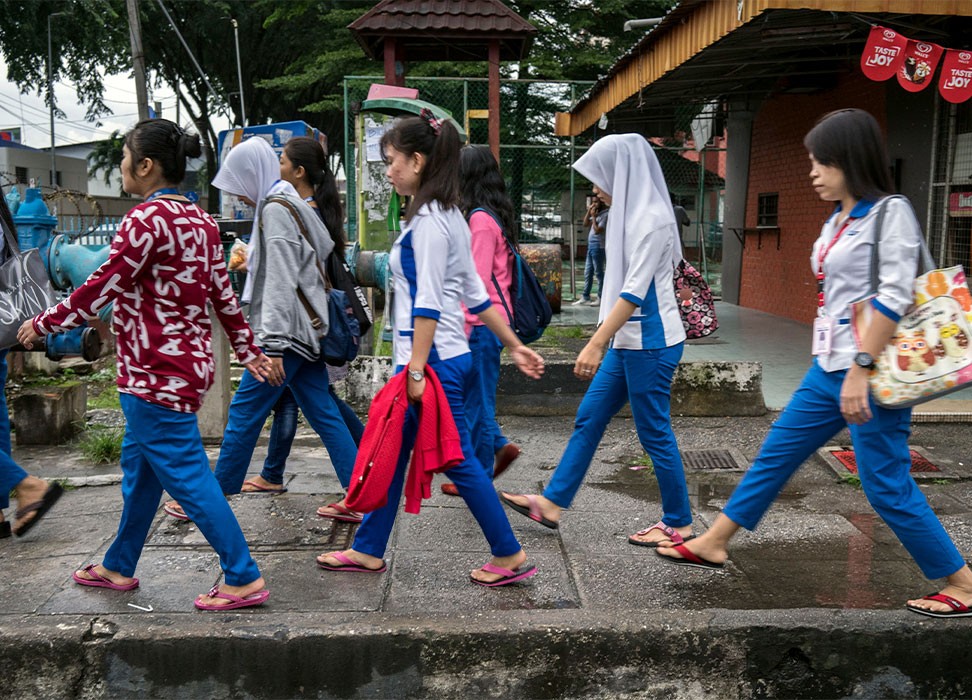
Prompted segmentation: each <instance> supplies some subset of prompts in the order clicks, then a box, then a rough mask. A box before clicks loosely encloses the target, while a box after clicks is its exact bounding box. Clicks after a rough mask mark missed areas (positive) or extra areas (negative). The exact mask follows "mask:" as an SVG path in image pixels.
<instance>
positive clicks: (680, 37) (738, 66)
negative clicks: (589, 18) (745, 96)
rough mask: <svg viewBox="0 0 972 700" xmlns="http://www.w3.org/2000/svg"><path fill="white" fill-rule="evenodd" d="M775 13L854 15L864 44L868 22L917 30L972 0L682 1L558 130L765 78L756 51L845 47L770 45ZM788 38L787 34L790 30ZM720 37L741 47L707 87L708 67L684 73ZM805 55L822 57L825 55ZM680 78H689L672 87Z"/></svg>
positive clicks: (562, 118)
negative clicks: (768, 31)
mask: <svg viewBox="0 0 972 700" xmlns="http://www.w3.org/2000/svg"><path fill="white" fill-rule="evenodd" d="M771 15H772V17H773V18H788V19H787V20H786V21H791V22H792V23H793V25H794V27H793V28H794V29H796V27H798V26H799V25H800V23H803V24H804V25H805V26H814V25H817V26H819V25H821V24H824V23H828V22H829V23H831V24H836V23H837V22H839V21H847V20H849V21H851V22H855V23H856V25H857V28H858V30H859V31H855V32H848V33H847V34H848V36H846V37H845V38H844V40H845V41H848V42H859V43H861V44H863V37H865V36H866V34H867V22H868V21H873V22H875V23H881V22H882V21H885V22H888V23H889V25H890V26H897V28H899V29H900V30H901V31H902V32H905V33H907V32H908V31H909V22H912V23H913V24H912V25H911V26H912V27H913V28H914V29H915V30H919V27H920V26H921V25H922V24H923V23H925V24H927V22H924V21H923V18H930V19H935V18H938V19H941V20H943V21H945V20H946V19H948V18H957V17H972V0H682V2H680V3H679V4H678V5H676V6H675V7H674V8H673V9H672V10H671V11H670V12H669V13H668V14H667V15H666V16H665V18H664V19H663V20H662V22H661V23H660V24H659V25H658V26H657V27H655V28H654V29H653V30H651V31H649V32H648V33H646V34H645V35H644V36H643V37H642V39H641V40H640V41H639V42H638V43H637V44H636V45H635V46H634V47H633V48H632V49H631V50H629V51H628V52H627V53H626V54H625V55H623V56H622V57H621V58H619V59H618V61H617V62H616V63H615V64H614V65H613V66H612V67H611V69H610V70H609V72H608V74H607V76H605V77H604V78H601V79H600V80H599V81H598V82H597V83H595V85H594V87H593V88H591V92H590V94H589V95H588V96H586V97H584V98H583V99H581V100H580V101H579V102H578V103H577V105H576V106H575V107H574V108H573V109H572V110H571V112H570V113H568V114H558V115H557V121H556V133H557V134H558V135H577V134H580V133H582V132H583V131H585V130H586V129H588V128H590V127H591V126H592V125H593V124H594V123H595V122H597V120H598V119H599V118H600V116H601V115H602V114H605V113H608V112H611V110H613V109H615V108H616V107H618V106H619V105H621V104H622V103H624V102H625V101H626V100H629V99H631V98H632V96H635V95H637V96H638V99H639V100H643V99H644V98H645V96H646V95H649V94H651V93H652V92H653V91H655V92H664V93H665V97H664V98H663V99H665V100H671V99H683V100H684V99H685V97H686V93H689V92H690V91H692V90H693V89H694V90H695V93H696V94H697V97H698V100H699V101H705V100H706V99H712V98H713V97H716V96H720V95H724V94H727V93H729V92H731V86H732V84H733V82H734V81H735V82H737V83H739V84H741V83H742V82H745V80H752V79H754V78H758V77H760V75H759V73H760V72H759V70H757V69H755V68H754V67H753V66H754V65H757V64H758V61H756V60H755V59H757V58H764V59H766V60H772V57H773V56H776V57H778V58H780V59H781V60H780V66H781V67H785V65H786V60H785V58H786V57H788V55H789V56H794V55H796V54H797V53H798V52H804V53H806V52H813V51H816V50H821V51H824V52H825V51H826V50H827V49H831V52H832V55H833V54H835V53H836V52H835V51H834V47H838V46H839V44H840V40H839V38H835V37H833V36H832V37H828V38H826V39H825V38H824V37H822V36H821V37H819V38H817V39H814V38H813V37H810V36H799V35H798V34H797V33H794V34H793V35H792V36H791V38H790V40H789V43H788V45H787V44H784V43H782V41H781V42H780V43H777V45H776V46H775V47H774V49H773V50H772V51H770V50H767V48H766V47H765V46H764V45H762V44H761V43H760V32H761V31H763V29H762V26H760V25H759V24H758V23H757V22H756V21H754V20H760V21H762V20H764V19H766V20H767V21H769V19H770V16H771ZM794 18H795V19H794ZM895 21H897V22H899V23H900V22H904V25H903V26H901V25H900V24H899V25H895V24H894V23H893V22H895ZM851 34H853V35H854V36H853V37H851V36H850V35H851ZM782 39H784V40H785V36H782ZM716 44H718V49H719V51H723V50H725V51H727V52H728V51H734V52H735V53H734V54H733V55H732V57H731V58H730V57H729V56H728V55H727V54H722V56H721V57H720V59H719V61H718V62H719V65H720V67H719V68H713V69H711V70H709V71H708V72H707V73H705V74H704V77H705V78H707V79H709V80H710V83H711V84H710V85H708V87H706V86H704V84H703V83H704V81H703V80H699V81H698V82H696V78H697V77H702V75H703V74H702V73H699V72H692V73H691V79H690V76H689V74H686V75H685V76H681V75H680V74H681V72H683V71H682V67H683V66H686V65H689V64H690V65H692V66H693V67H694V68H696V69H698V70H705V66H706V64H707V63H715V61H711V59H710V58H709V55H710V54H711V53H713V52H712V48H713V47H715V45H716ZM757 53H758V54H760V55H759V56H757V55H756V54H757ZM805 58H810V59H812V60H823V59H824V58H825V56H815V55H814V56H809V57H806V56H805ZM801 60H802V59H801ZM676 69H678V70H676ZM673 76H678V77H674V78H673ZM777 77H778V76H777ZM679 81H681V82H683V83H685V85H683V86H682V87H681V88H679V89H676V88H673V84H674V83H678V82H679ZM719 83H722V85H719ZM656 88H657V90H656Z"/></svg>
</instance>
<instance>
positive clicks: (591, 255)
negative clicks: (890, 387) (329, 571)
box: [582, 240, 605, 301]
mask: <svg viewBox="0 0 972 700" xmlns="http://www.w3.org/2000/svg"><path fill="white" fill-rule="evenodd" d="M604 262H605V255H604V248H603V247H602V246H601V244H600V243H596V242H595V243H591V242H590V240H588V242H587V259H586V260H585V262H584V293H583V295H582V296H583V297H584V299H586V300H588V301H590V298H591V289H593V287H594V277H595V276H597V293H598V294H603V291H602V290H603V289H604Z"/></svg>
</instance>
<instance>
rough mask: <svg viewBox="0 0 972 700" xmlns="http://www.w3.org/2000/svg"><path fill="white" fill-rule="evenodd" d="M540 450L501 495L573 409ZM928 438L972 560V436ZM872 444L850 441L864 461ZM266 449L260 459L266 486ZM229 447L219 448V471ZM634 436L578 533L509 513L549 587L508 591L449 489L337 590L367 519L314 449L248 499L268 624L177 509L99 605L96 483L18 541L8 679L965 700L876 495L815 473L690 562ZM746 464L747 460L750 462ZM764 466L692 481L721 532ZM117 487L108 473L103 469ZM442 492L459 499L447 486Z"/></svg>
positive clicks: (21, 693) (519, 486)
mask: <svg viewBox="0 0 972 700" xmlns="http://www.w3.org/2000/svg"><path fill="white" fill-rule="evenodd" d="M771 419H772V415H769V416H765V417H759V418H695V419H688V418H681V419H676V421H675V428H676V433H677V435H678V437H679V440H680V444H681V447H682V450H683V452H685V453H686V454H688V453H691V452H695V451H699V450H727V451H731V452H732V453H734V454H736V455H739V458H740V459H741V460H742V461H744V462H746V463H748V462H747V460H749V459H751V458H752V457H753V455H754V453H755V451H756V449H757V448H758V446H759V444H760V442H761V440H762V438H763V436H764V435H765V432H766V430H767V428H768V426H769V423H770V421H771ZM502 423H503V427H504V430H505V431H506V432H507V434H508V435H509V436H510V437H511V438H512V439H514V440H515V441H517V442H518V443H519V444H520V445H521V446H522V448H523V456H522V457H521V458H520V459H519V460H518V461H517V462H516V463H515V465H514V466H513V467H512V468H511V469H510V471H509V472H508V473H507V474H506V475H504V476H503V478H502V480H501V482H500V483H499V484H498V486H499V487H500V488H503V489H507V490H511V491H518V492H524V491H525V492H537V491H538V490H539V489H541V488H542V485H543V484H544V483H546V481H547V480H548V478H549V475H550V472H551V470H552V469H553V467H554V466H555V464H556V462H557V459H558V458H559V456H560V453H561V451H562V449H563V446H564V444H565V443H566V441H567V438H568V436H569V434H570V430H571V422H570V421H569V420H566V419H563V418H505V419H503V421H502ZM962 431H963V432H962V433H957V432H956V430H955V426H950V425H936V424H919V425H916V426H915V433H914V437H913V443H914V444H915V445H920V446H922V447H923V448H924V450H925V453H926V454H928V455H931V456H932V458H933V461H934V462H935V463H936V464H938V465H939V466H941V467H942V468H943V469H944V473H943V474H942V476H949V477H956V478H953V479H944V478H937V479H931V480H922V481H921V483H922V485H923V489H924V490H925V492H926V493H927V494H928V497H929V499H930V500H931V502H932V504H933V506H934V507H935V509H936V511H937V512H938V513H939V514H940V515H941V516H942V519H943V521H944V523H945V525H946V527H947V528H948V530H949V532H950V533H951V534H952V536H953V537H954V538H955V539H956V541H957V543H958V544H959V547H960V549H961V550H962V551H963V552H965V553H967V554H968V553H972V525H970V523H972V517H970V516H972V505H970V504H972V485H970V482H969V481H968V480H967V478H968V477H969V476H970V474H969V465H968V447H969V440H968V437H967V436H966V435H967V434H966V433H965V432H964V431H965V429H964V428H963V429H962ZM848 443H849V441H848V439H847V436H846V434H844V435H843V436H838V438H837V439H836V440H835V441H834V444H835V445H842V444H848ZM264 452H265V448H262V447H261V448H258V452H257V453H256V454H255V455H254V459H253V462H252V464H251V471H252V472H253V473H255V472H257V471H258V470H259V467H260V465H261V463H262V458H263V455H264ZM215 455H216V451H215V450H213V451H211V456H213V457H214V458H215ZM642 455H643V453H642V451H641V449H640V447H639V446H638V444H637V440H636V436H635V432H634V426H633V424H632V422H631V420H630V419H616V420H615V421H614V422H613V423H612V424H611V426H610V428H609V430H608V433H607V435H606V437H605V440H604V443H603V445H602V447H601V449H600V450H599V451H598V453H597V455H596V458H595V460H594V464H593V466H592V469H591V471H590V474H589V476H588V479H587V481H586V482H585V485H584V487H583V488H582V489H581V491H580V493H579V495H578V498H577V501H576V503H575V504H574V507H573V508H572V509H571V510H570V511H568V512H567V513H565V516H564V519H563V521H562V526H561V528H560V529H559V530H548V529H546V528H543V527H540V526H539V525H536V524H535V523H532V522H531V521H529V520H527V519H526V518H524V517H523V516H520V515H518V514H516V513H513V512H509V517H510V519H511V522H512V524H513V527H514V529H515V531H516V533H517V535H518V536H519V537H520V539H521V542H522V544H523V546H524V548H525V550H526V552H527V553H528V556H529V558H530V560H531V561H532V562H533V563H535V564H536V565H537V566H538V568H539V574H538V575H537V576H536V577H534V578H533V579H530V580H529V581H527V582H524V583H522V584H518V585H515V586H511V587H508V588H501V589H484V588H480V587H478V586H475V585H473V584H471V583H470V582H469V581H468V575H469V571H470V570H471V569H473V568H476V567H478V566H480V565H481V564H483V563H484V562H485V561H486V560H487V559H488V556H489V553H488V550H487V546H486V543H485V540H484V539H483V537H482V535H481V533H480V532H479V530H478V528H477V526H476V524H475V522H474V521H473V519H472V517H471V516H470V514H469V512H468V510H467V509H466V508H465V507H464V505H463V503H462V502H461V501H460V500H458V499H455V498H449V497H445V496H443V495H442V494H440V493H438V491H437V490H436V492H435V494H434V496H433V498H432V499H431V501H429V502H427V504H426V505H425V506H424V507H423V508H422V512H421V514H420V515H418V516H414V515H408V514H404V513H402V514H401V515H400V517H399V520H398V524H397V526H396V529H395V532H394V534H393V537H392V540H391V543H390V547H389V551H388V553H387V557H386V559H387V561H388V564H389V570H388V572H387V573H385V574H383V575H369V574H350V573H331V572H325V571H321V570H320V569H318V568H317V567H316V566H315V562H314V557H315V556H316V555H317V554H318V553H320V552H322V551H328V550H332V549H338V548H343V547H345V546H347V544H348V542H349V541H350V538H351V537H352V535H353V531H352V528H351V527H350V526H348V525H342V524H337V523H334V522H332V521H329V520H324V519H319V518H317V517H316V516H315V515H314V510H315V509H316V507H317V506H319V505H321V504H324V503H329V502H331V501H332V500H334V499H336V498H338V497H339V495H340V487H339V485H338V482H337V480H336V478H335V477H334V474H333V470H332V468H331V467H330V465H329V463H328V462H327V459H326V453H325V452H324V450H323V449H322V448H321V447H320V446H319V443H316V440H314V439H313V438H312V437H310V436H308V435H306V434H304V433H303V432H302V433H301V436H300V437H299V438H298V444H297V446H296V447H295V449H294V451H293V454H292V457H291V460H290V462H289V464H288V470H287V476H288V484H287V485H288V488H289V492H288V493H287V494H283V495H279V496H265V495H240V496H235V497H233V498H232V499H231V500H232V505H233V509H234V511H235V512H236V513H237V515H238V517H239V519H240V522H241V524H242V526H243V529H244V531H245V532H246V534H247V537H248V539H249V541H250V542H251V545H252V548H253V551H254V556H255V558H256V559H257V561H258V563H259V564H260V566H261V568H262V570H263V573H264V576H265V577H266V579H267V582H268V588H269V589H270V590H271V592H272V595H271V598H270V600H269V601H268V603H267V604H266V605H265V606H263V607H262V608H258V609H251V610H244V611H238V612H225V613H201V612H197V611H195V610H194V608H193V606H192V601H193V599H194V597H195V596H196V595H198V594H199V593H203V592H205V591H206V590H208V589H209V587H210V586H212V585H213V584H214V583H216V582H217V581H218V580H219V578H220V577H219V567H218V562H217V560H216V557H215V556H214V555H213V553H212V551H211V550H210V549H209V547H208V546H207V545H206V543H205V542H204V541H203V539H202V537H201V536H200V535H199V533H198V531H196V529H195V528H194V526H193V525H192V524H189V523H180V522H176V521H174V520H172V519H170V518H167V517H165V516H163V515H162V514H161V511H160V514H159V516H158V517H157V519H156V522H155V524H154V526H153V529H152V532H151V535H150V537H149V542H148V545H147V547H146V548H145V552H144V555H143V557H142V560H141V562H140V565H139V569H138V571H137V572H136V575H137V576H138V577H139V578H140V579H141V581H142V584H141V587H140V588H139V589H138V590H136V591H134V592H131V593H116V592H112V591H106V590H100V589H90V588H82V587H80V586H77V585H75V584H74V583H73V582H72V581H71V579H70V575H71V572H72V571H73V570H74V569H75V568H77V567H80V566H82V565H84V564H86V563H89V562H98V561H100V558H101V556H102V555H103V553H104V551H105V549H106V547H107V545H108V543H109V542H110V541H111V539H112V537H113V534H114V530H115V527H116V525H117V522H118V517H119V512H120V508H121V499H120V493H119V488H118V486H117V484H114V485H100V486H96V485H89V486H82V487H79V488H76V489H74V490H72V491H70V492H69V493H68V494H66V496H65V497H64V498H63V499H62V501H61V502H60V503H58V505H57V506H56V507H55V508H54V509H53V510H52V511H51V512H50V513H49V514H48V516H47V517H45V519H44V522H43V523H41V524H39V525H38V526H37V527H36V528H35V529H34V530H33V531H32V532H31V533H30V534H29V535H28V536H27V537H25V538H23V539H21V540H17V539H8V540H2V541H0V564H2V566H3V571H4V574H5V575H4V577H3V578H2V579H0V600H2V601H3V605H2V607H0V669H3V671H2V674H0V675H2V678H3V681H2V693H0V694H2V695H3V696H4V697H9V698H21V697H22V698H34V697H44V698H62V697H64V698H75V697H77V698H128V697H151V698H282V697H314V698H330V697H335V698H336V697H341V698H406V697H407V698H413V697H414V698H419V697H449V698H452V697H455V698H460V697H461V698H467V697H495V698H521V697H522V698H534V697H538V698H539V697H544V698H553V697H601V698H608V697H611V698H616V697H627V698H653V697H666V698H709V697H712V698H751V697H767V698H768V697H777V698H783V697H820V698H823V697H826V698H830V697H881V698H888V697H891V698H912V697H961V696H964V695H965V694H966V693H967V692H968V691H969V680H968V679H969V674H968V663H967V650H968V648H969V645H970V643H972V622H970V621H969V620H931V619H929V618H923V617H920V616H918V615H915V614H913V613H909V612H907V611H906V610H904V608H903V602H904V601H905V600H906V599H907V598H909V597H914V596H916V595H919V594H923V593H926V592H928V591H930V590H933V589H935V588H936V586H937V583H929V582H928V581H926V580H925V579H924V578H923V577H922V575H921V574H920V572H919V571H918V569H917V567H916V566H915V565H914V564H913V563H912V561H911V559H910V558H909V557H908V555H907V554H906V553H905V551H904V550H903V549H902V548H901V546H900V545H899V544H898V543H897V541H896V540H895V539H894V537H893V536H892V535H891V533H890V532H889V530H888V529H887V528H886V527H885V526H884V525H883V524H882V523H881V522H880V520H879V519H878V518H876V516H875V515H874V514H873V512H872V511H871V509H870V508H869V506H868V504H867V502H866V499H865V498H864V495H863V493H862V492H861V491H860V490H859V489H858V488H856V487H855V486H853V485H852V484H850V483H841V482H840V481H839V479H838V477H837V475H836V474H835V472H834V471H832V470H831V469H830V468H829V467H828V466H826V464H825V462H824V460H823V459H821V458H820V457H814V458H812V459H811V460H810V461H809V463H808V464H807V465H805V467H804V468H803V469H802V470H801V472H800V473H799V474H798V475H797V476H796V477H795V478H794V479H793V481H792V482H791V483H790V484H789V485H788V486H787V488H786V490H785V492H784V495H783V497H782V498H781V499H780V501H779V503H778V504H777V505H776V506H775V507H774V508H773V510H772V511H771V512H770V513H769V514H768V516H767V517H766V519H765V521H764V522H763V524H762V525H761V527H760V528H759V529H758V530H757V531H756V532H755V533H744V534H742V535H741V536H740V537H739V538H738V541H737V542H736V546H735V548H734V550H733V551H732V559H731V562H730V564H729V565H728V567H727V570H726V571H725V572H712V571H701V570H697V569H682V568H677V567H675V566H672V565H671V564H668V563H666V562H663V561H661V560H659V559H658V558H657V557H656V556H655V554H654V553H653V551H652V550H650V549H647V548H639V547H632V546H630V545H628V544H627V542H626V540H627V535H628V534H629V533H632V532H634V531H636V530H638V529H640V528H643V527H646V526H648V525H650V524H651V523H653V522H655V521H656V520H658V519H659V516H660V514H661V512H660V504H659V497H658V490H657V486H656V484H655V480H654V478H653V476H652V474H651V472H650V470H648V469H632V468H631V467H632V466H636V467H638V466H640V465H639V464H636V463H638V462H641V461H643V460H642V459H641V457H642ZM15 456H16V458H17V459H18V461H20V462H21V463H22V464H23V465H24V466H25V468H27V469H28V470H29V471H31V472H33V473H37V474H40V475H42V476H46V477H70V478H71V479H72V483H75V484H85V483H99V482H98V481H97V479H101V480H109V481H110V480H112V479H115V480H117V478H118V473H117V468H105V467H91V466H89V465H86V464H85V463H84V462H83V460H81V459H80V458H79V457H78V456H77V455H76V454H74V453H72V452H70V450H67V449H63V448H46V449H30V450H28V449H18V450H16V451H15ZM743 466H745V465H743ZM740 476H741V471H731V470H689V471H688V480H689V485H690V493H691V499H692V506H693V510H694V513H695V515H696V527H697V528H698V529H699V530H703V529H704V528H705V527H706V526H707V525H708V524H710V523H711V522H712V520H713V518H714V517H715V516H716V514H717V513H718V512H719V509H720V508H721V507H722V506H723V504H724V503H725V500H726V498H727V497H728V495H729V493H730V492H731V490H732V488H733V486H734V484H735V483H736V482H737V481H738V479H739V478H740ZM95 477H96V479H95V480H94V481H92V479H93V478H95ZM436 489H437V484H436Z"/></svg>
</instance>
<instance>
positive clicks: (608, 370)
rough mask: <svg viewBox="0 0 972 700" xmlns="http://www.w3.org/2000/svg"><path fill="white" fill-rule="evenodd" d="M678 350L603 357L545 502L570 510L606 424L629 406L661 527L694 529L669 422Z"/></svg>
mask: <svg viewBox="0 0 972 700" xmlns="http://www.w3.org/2000/svg"><path fill="white" fill-rule="evenodd" d="M682 349H683V344H682V343H679V344H678V345H673V346H672V347H670V348H661V349H660V350H616V349H614V348H611V349H609V350H608V351H607V355H605V357H604V361H603V362H602V363H601V366H600V368H599V369H598V370H597V374H595V375H594V379H593V380H592V381H591V386H590V388H589V389H588V390H587V393H586V394H584V399H583V400H582V401H581V405H580V407H579V408H578V409H577V418H576V419H575V420H574V432H573V434H572V435H571V436H570V440H569V441H568V443H567V449H566V450H565V451H564V455H563V457H561V458H560V464H558V465H557V469H556V470H554V473H553V476H552V477H551V478H550V483H549V484H548V485H547V488H546V489H545V490H544V492H543V495H544V497H545V498H548V499H550V500H551V501H553V502H554V503H556V504H557V505H558V506H560V507H561V508H569V507H570V504H571V503H572V502H573V500H574V496H576V495H577V490H578V489H579V488H580V485H581V482H582V481H583V480H584V476H585V475H586V474H587V470H588V469H589V468H590V466H591V460H592V459H593V458H594V451H595V450H596V449H597V446H598V444H599V443H600V442H601V437H603V435H604V431H605V429H606V428H607V424H608V423H609V422H610V420H611V418H612V417H613V416H614V415H615V414H616V413H617V412H618V411H620V410H621V407H622V406H624V404H625V403H627V402H629V401H630V402H631V414H632V416H633V418H634V423H635V428H636V429H637V430H638V440H639V441H640V442H641V446H642V447H643V448H644V449H645V452H647V453H648V456H649V457H651V463H652V465H653V466H654V470H655V478H656V479H658V488H659V490H660V491H661V499H662V511H663V515H662V521H664V523H665V524H666V525H668V526H669V527H683V526H685V525H690V524H691V523H692V510H691V507H690V506H689V499H688V488H687V486H686V485H685V471H684V469H683V468H682V456H681V454H680V453H679V451H678V442H677V441H676V440H675V433H674V432H672V418H671V389H672V376H673V375H674V374H675V368H676V367H677V366H678V361H679V360H680V359H681V358H682Z"/></svg>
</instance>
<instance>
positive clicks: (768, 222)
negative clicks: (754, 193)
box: [756, 192, 780, 228]
mask: <svg viewBox="0 0 972 700" xmlns="http://www.w3.org/2000/svg"><path fill="white" fill-rule="evenodd" d="M779 208H780V195H779V193H777V192H763V193H760V195H759V204H758V206H757V209H756V227H757V228H776V227H777V226H779V216H778V214H779Z"/></svg>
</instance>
